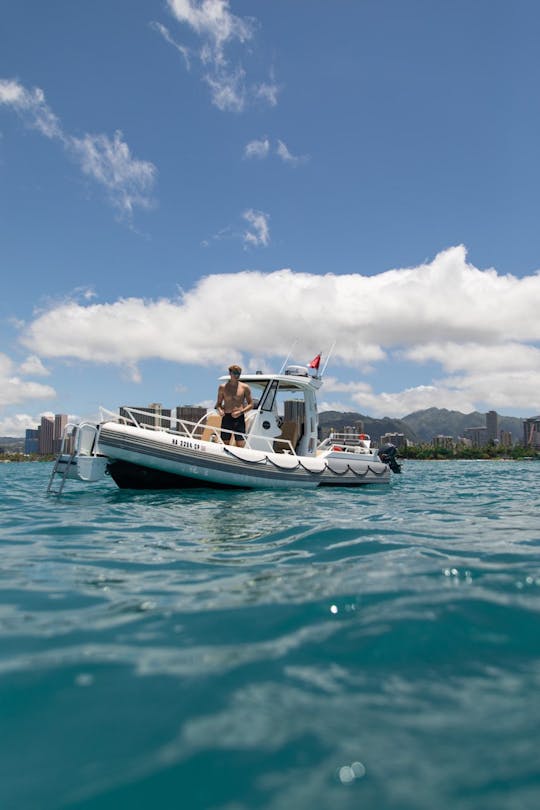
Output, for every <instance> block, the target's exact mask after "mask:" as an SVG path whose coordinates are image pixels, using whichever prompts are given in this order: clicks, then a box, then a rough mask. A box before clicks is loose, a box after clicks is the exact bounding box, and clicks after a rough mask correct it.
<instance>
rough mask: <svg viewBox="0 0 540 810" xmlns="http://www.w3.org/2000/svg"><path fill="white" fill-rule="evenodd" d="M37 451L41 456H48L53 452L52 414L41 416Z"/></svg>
mask: <svg viewBox="0 0 540 810" xmlns="http://www.w3.org/2000/svg"><path fill="white" fill-rule="evenodd" d="M39 452H40V454H41V455H42V456H49V455H52V453H53V452H54V418H53V417H52V416H42V417H41V424H40V426H39Z"/></svg>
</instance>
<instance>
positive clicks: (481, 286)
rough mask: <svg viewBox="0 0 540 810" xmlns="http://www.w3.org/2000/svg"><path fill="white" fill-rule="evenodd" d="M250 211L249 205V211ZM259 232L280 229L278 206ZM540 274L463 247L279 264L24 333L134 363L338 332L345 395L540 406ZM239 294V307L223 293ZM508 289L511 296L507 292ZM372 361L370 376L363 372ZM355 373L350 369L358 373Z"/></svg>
mask: <svg viewBox="0 0 540 810" xmlns="http://www.w3.org/2000/svg"><path fill="white" fill-rule="evenodd" d="M246 213H248V212H246ZM258 213H260V212H252V216H251V215H250V217H251V220H250V219H248V220H247V221H250V222H251V225H252V236H253V240H254V242H253V243H255V242H257V243H260V244H264V240H265V239H268V235H267V231H265V230H264V225H265V224H266V226H267V224H268V223H267V220H266V219H265V215H262V216H263V219H262V220H261V221H260V225H259V226H258V227H259V230H257V229H256V227H255V226H256V223H257V222H258V220H257V214H258ZM539 300H540V274H538V273H535V274H533V275H529V276H525V277H523V278H517V277H515V276H511V275H499V274H498V273H497V272H496V271H495V270H493V269H488V270H480V269H478V268H476V267H474V266H473V265H471V264H469V263H468V262H467V261H466V253H465V249H464V248H463V247H456V248H451V249H449V250H446V251H444V252H442V253H440V254H439V255H438V256H436V257H435V259H434V260H433V261H432V262H430V263H426V264H423V265H420V266H419V267H409V268H403V269H395V270H389V271H387V272H384V273H379V274H377V275H372V276H363V275H360V274H348V275H335V274H332V273H328V274H326V275H324V276H319V275H310V274H309V273H295V272H293V271H292V270H287V269H284V270H278V271H275V272H272V273H261V272H256V271H244V272H240V273H236V274H223V275H214V276H208V277H206V278H204V279H201V281H199V282H198V284H197V285H196V286H195V287H194V288H193V289H191V290H189V291H188V292H185V293H183V295H182V296H181V298H180V299H179V300H165V299H163V300H159V301H144V300H141V299H135V298H128V299H121V300H118V301H116V302H113V303H110V304H98V303H95V302H92V303H86V302H76V301H72V302H64V303H61V304H57V305H54V306H52V307H51V308H50V309H49V311H47V312H44V313H41V314H38V315H37V316H36V317H35V319H34V320H33V321H32V322H31V323H30V324H28V325H27V326H26V327H24V329H23V331H22V333H21V340H22V343H23V344H24V345H25V346H26V347H27V348H28V349H29V350H30V351H31V352H36V353H37V352H39V356H40V357H42V358H47V357H71V358H76V359H79V360H85V361H88V362H97V363H117V364H119V365H127V366H134V365H135V364H136V363H137V362H138V361H140V360H143V359H145V358H162V359H166V360H172V361H176V362H180V363H193V364H200V365H215V364H223V363H227V362H229V358H230V357H231V356H241V354H242V352H244V351H246V350H248V351H249V352H250V355H251V356H252V357H254V358H257V364H258V365H257V367H261V366H260V365H259V364H260V363H262V361H263V360H264V358H271V357H275V356H276V355H281V356H286V355H287V353H288V351H289V348H290V346H291V345H293V344H294V343H295V341H296V340H297V339H298V338H299V336H300V338H299V339H298V341H297V343H296V347H295V353H296V355H297V356H298V357H302V356H305V357H310V356H312V355H313V346H314V345H315V344H316V346H317V348H319V347H321V346H323V347H324V346H330V345H331V344H332V343H333V342H334V341H335V344H336V345H335V349H334V353H333V355H332V362H331V368H332V370H334V373H335V369H336V367H339V365H344V366H348V367H349V368H350V369H357V371H358V380H359V381H358V382H356V381H353V382H349V383H340V382H339V381H337V380H332V379H330V378H327V379H326V383H325V389H324V391H325V393H324V396H326V395H327V393H331V392H332V391H334V392H336V393H337V394H339V395H340V396H339V399H340V400H342V401H343V403H344V407H345V406H346V403H347V402H350V403H351V405H352V404H354V406H355V409H356V408H357V409H359V410H362V411H363V412H364V413H372V414H373V415H384V414H386V415H390V416H398V415H404V414H406V413H409V412H411V411H413V410H417V409H418V408H425V407H430V406H438V407H449V408H456V409H459V410H463V411H467V410H473V409H474V408H475V407H479V405H480V404H481V403H486V404H489V406H490V407H494V408H503V407H516V408H517V407H519V408H523V409H525V410H526V411H530V412H533V411H538V410H540V364H539V359H540V355H539V352H540V348H539V345H538V344H539V343H540V319H539V318H538V301H539ZM224 301H225V302H234V317H231V313H230V309H229V308H228V307H224V306H223V302H224ZM501 302H504V305H501ZM394 358H396V359H398V360H400V359H401V360H406V364H407V365H409V364H410V365H411V366H414V364H418V366H419V367H421V366H422V365H423V364H425V363H428V362H429V363H430V364H435V368H436V369H437V372H436V376H434V374H433V369H431V370H430V371H429V372H427V373H428V374H429V376H428V377H427V379H426V380H425V384H424V385H420V386H416V387H407V388H405V390H401V388H402V387H403V386H396V390H392V389H391V387H390V386H389V385H388V384H387V385H385V386H384V388H386V389H387V390H386V391H385V390H382V391H381V389H382V388H383V386H381V385H379V386H378V391H376V390H375V389H374V384H373V378H374V374H373V372H372V370H373V369H374V368H375V369H376V370H377V369H378V364H382V363H385V364H387V363H388V365H387V366H386V365H385V368H386V369H388V368H390V365H389V362H390V361H391V360H392V359H394ZM366 373H370V374H371V383H372V384H370V385H368V384H367V383H366V382H365V381H364V380H363V379H362V377H363V375H365V374H366ZM349 375H350V372H349Z"/></svg>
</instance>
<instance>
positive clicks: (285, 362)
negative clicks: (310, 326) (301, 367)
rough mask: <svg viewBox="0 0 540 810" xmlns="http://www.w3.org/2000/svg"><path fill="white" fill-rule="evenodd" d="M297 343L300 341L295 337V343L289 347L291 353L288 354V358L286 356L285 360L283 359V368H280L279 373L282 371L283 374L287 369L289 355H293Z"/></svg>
mask: <svg viewBox="0 0 540 810" xmlns="http://www.w3.org/2000/svg"><path fill="white" fill-rule="evenodd" d="M297 343H298V338H295V339H294V343H293V345H292V346H291V348H290V349H289V354H288V355H287V357H286V358H285V360H284V361H283V365H282V366H281V368H280V370H279V373H280V374H283V372H284V371H285V368H286V366H287V363H288V362H289V357H290V356H291V354H292V351H293V349H294V347H295V346H296V344H297Z"/></svg>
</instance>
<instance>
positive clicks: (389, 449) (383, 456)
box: [379, 444, 401, 473]
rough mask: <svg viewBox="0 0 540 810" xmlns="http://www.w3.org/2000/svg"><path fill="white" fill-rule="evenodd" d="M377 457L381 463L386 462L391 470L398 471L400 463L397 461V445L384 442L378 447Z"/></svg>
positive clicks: (399, 470)
mask: <svg viewBox="0 0 540 810" xmlns="http://www.w3.org/2000/svg"><path fill="white" fill-rule="evenodd" d="M379 458H380V460H381V461H382V463H383V464H388V466H389V467H390V469H391V470H392V472H394V473H400V472H401V464H398V462H397V447H396V446H395V445H393V444H385V445H384V447H381V448H380V449H379Z"/></svg>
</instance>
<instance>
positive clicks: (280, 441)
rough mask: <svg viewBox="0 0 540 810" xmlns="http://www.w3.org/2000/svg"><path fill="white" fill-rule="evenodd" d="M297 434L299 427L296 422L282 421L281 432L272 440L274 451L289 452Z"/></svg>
mask: <svg viewBox="0 0 540 810" xmlns="http://www.w3.org/2000/svg"><path fill="white" fill-rule="evenodd" d="M299 434H300V427H299V425H298V422H283V424H282V426H281V433H280V434H279V436H277V437H276V439H275V440H274V453H287V452H289V453H290V452H291V445H292V448H293V450H294V449H295V447H296V443H297V441H298V437H299Z"/></svg>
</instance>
